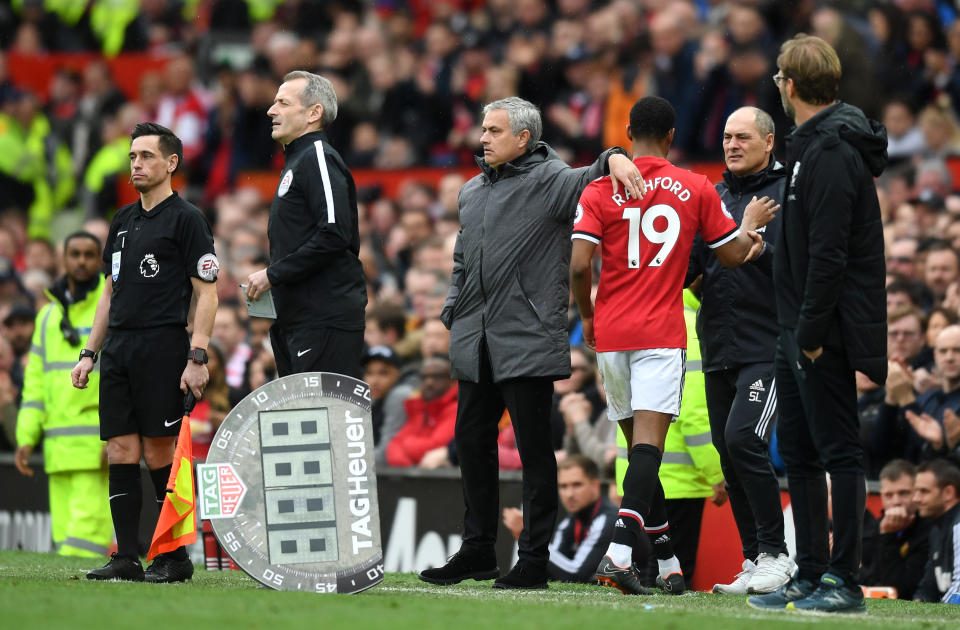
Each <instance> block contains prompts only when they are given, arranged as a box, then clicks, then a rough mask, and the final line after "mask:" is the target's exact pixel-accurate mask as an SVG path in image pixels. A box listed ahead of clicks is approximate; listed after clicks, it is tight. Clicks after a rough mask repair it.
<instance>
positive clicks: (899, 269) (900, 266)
mask: <svg viewBox="0 0 960 630" xmlns="http://www.w3.org/2000/svg"><path fill="white" fill-rule="evenodd" d="M916 259H917V239H916V238H914V237H912V236H905V237H900V238H897V239H896V240H894V241H893V243H891V244H890V246H889V247H888V248H887V257H886V260H887V273H897V274H900V275H901V276H903V278H904V279H906V280H910V281H913V280H916V279H917V264H916Z"/></svg>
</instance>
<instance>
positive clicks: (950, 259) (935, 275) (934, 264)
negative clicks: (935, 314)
mask: <svg viewBox="0 0 960 630" xmlns="http://www.w3.org/2000/svg"><path fill="white" fill-rule="evenodd" d="M958 279H960V254H957V252H956V251H954V249H953V248H952V247H950V246H949V245H948V244H947V243H937V244H934V245H932V246H930V247H928V248H927V252H926V259H925V261H924V266H923V281H924V284H926V285H927V288H929V289H930V291H931V292H932V293H933V301H934V304H940V303H941V302H943V300H944V298H945V297H946V296H947V289H949V288H950V285H951V284H953V283H954V282H956V281H957V280H958Z"/></svg>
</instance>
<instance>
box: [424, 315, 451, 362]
mask: <svg viewBox="0 0 960 630" xmlns="http://www.w3.org/2000/svg"><path fill="white" fill-rule="evenodd" d="M421 330H422V334H421V336H420V356H421V357H432V356H436V355H439V356H441V357H446V356H449V355H450V331H449V330H447V327H446V326H444V325H443V322H442V321H440V319H439V318H436V319H428V320H427V321H425V322H423V326H421Z"/></svg>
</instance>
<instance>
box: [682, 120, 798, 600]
mask: <svg viewBox="0 0 960 630" xmlns="http://www.w3.org/2000/svg"><path fill="white" fill-rule="evenodd" d="M773 144H774V125H773V119H772V118H771V117H770V115H769V114H767V113H766V112H764V111H763V110H760V109H757V108H756V107H742V108H740V109H738V110H737V111H735V112H733V113H732V114H731V115H730V117H729V118H728V119H727V121H726V124H725V125H724V130H723V150H724V161H725V163H726V165H727V170H725V171H724V172H723V181H722V182H720V183H718V184H717V185H716V188H717V192H718V193H719V194H720V199H721V200H722V201H723V206H724V208H725V209H726V211H727V212H728V213H729V214H730V215H731V216H732V217H733V220H734V221H736V222H737V223H742V222H743V219H744V213H745V212H746V209H747V207H748V205H749V206H756V205H758V204H759V205H760V206H762V207H763V208H765V209H770V210H774V209H776V208H779V204H780V202H781V201H782V199H783V186H784V175H785V173H786V170H785V169H784V166H783V164H781V163H780V162H778V161H777V160H775V159H773V155H772V153H773ZM757 231H758V232H764V234H763V240H764V243H765V244H767V245H766V247H765V249H764V252H763V254H761V255H760V257H759V258H758V259H757V260H755V261H753V262H752V263H748V264H745V265H741V266H740V267H737V268H736V269H727V268H726V267H724V266H723V265H721V264H720V263H719V262H718V261H717V258H716V256H713V255H712V254H711V253H710V250H709V249H708V248H707V246H706V244H705V243H704V242H703V239H702V238H700V236H697V241H696V243H695V244H694V247H693V250H692V252H691V255H690V267H689V268H688V270H687V282H688V284H689V283H690V282H692V281H693V280H695V279H696V277H697V276H698V275H700V274H703V275H702V278H703V280H702V282H701V284H700V292H701V301H700V310H699V312H698V314H697V334H698V336H699V338H700V351H701V355H702V357H703V376H704V384H705V386H706V395H707V409H708V411H709V415H710V433H711V437H712V440H713V445H714V446H716V447H717V452H718V453H720V464H721V466H722V468H723V476H724V479H725V480H726V486H727V492H728V493H729V495H730V506H731V508H732V509H733V516H734V520H735V521H736V523H737V530H738V531H739V533H740V541H741V543H742V545H743V557H744V559H745V562H744V565H743V567H744V570H743V571H742V572H741V573H740V574H739V575H738V576H737V578H736V579H735V580H734V581H733V582H732V583H730V584H717V585H715V586H714V592H718V593H725V594H736V595H744V594H746V593H748V592H750V593H769V592H770V591H774V590H776V589H777V588H779V587H780V586H782V585H783V584H784V583H785V582H786V581H787V580H788V579H789V578H790V574H791V572H792V571H793V569H794V566H795V565H794V563H793V561H792V560H791V559H790V557H789V555H788V554H787V545H786V542H785V541H784V534H783V511H782V509H781V507H780V484H779V483H778V482H777V476H776V473H775V472H774V470H773V466H772V465H771V463H770V451H769V446H770V437H771V436H772V435H773V428H774V426H775V425H776V419H777V395H776V383H775V382H774V379H773V356H774V353H775V351H776V346H777V333H778V332H779V327H778V326H777V309H776V304H775V303H774V301H773V300H772V299H771V296H772V295H773V279H772V277H771V276H772V274H773V271H772V265H773V262H772V261H773V247H772V246H770V245H769V243H773V242H776V240H777V236H778V234H779V232H780V217H779V216H778V215H775V216H774V217H773V219H772V220H771V221H770V222H769V223H767V224H766V225H765V226H764V227H761V228H758V229H757Z"/></svg>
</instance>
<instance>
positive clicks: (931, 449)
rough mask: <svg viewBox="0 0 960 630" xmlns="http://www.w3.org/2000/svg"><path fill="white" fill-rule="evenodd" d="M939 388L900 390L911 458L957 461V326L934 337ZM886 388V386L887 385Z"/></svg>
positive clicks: (959, 408) (959, 391)
mask: <svg viewBox="0 0 960 630" xmlns="http://www.w3.org/2000/svg"><path fill="white" fill-rule="evenodd" d="M934 358H935V360H936V367H937V372H938V373H939V375H940V379H941V380H940V387H939V388H936V389H933V390H931V391H928V392H927V393H925V394H923V395H921V396H919V397H916V398H915V399H916V407H912V406H911V402H910V394H907V393H905V390H906V387H905V386H904V387H903V388H902V389H903V390H904V393H900V396H901V401H905V402H906V405H903V404H901V407H905V409H904V411H905V415H906V419H907V420H908V421H909V423H910V428H911V429H912V432H911V440H910V442H911V452H912V454H913V461H920V460H921V459H929V458H930V457H931V456H942V457H947V458H950V459H952V460H954V461H956V462H960V448H958V447H960V418H958V417H957V413H958V412H960V326H947V327H946V328H944V329H943V330H942V331H940V334H939V335H938V336H937V341H936V346H935V347H934ZM888 387H889V385H888Z"/></svg>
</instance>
